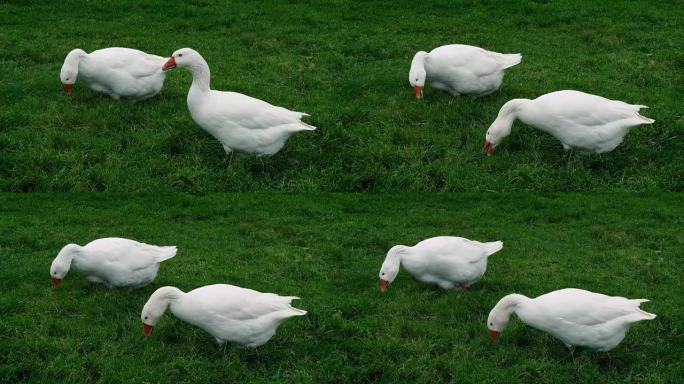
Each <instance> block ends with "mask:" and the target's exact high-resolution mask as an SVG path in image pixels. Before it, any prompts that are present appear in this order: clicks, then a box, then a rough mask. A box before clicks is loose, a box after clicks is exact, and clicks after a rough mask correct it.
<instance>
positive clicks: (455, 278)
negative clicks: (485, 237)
mask: <svg viewBox="0 0 684 384" xmlns="http://www.w3.org/2000/svg"><path fill="white" fill-rule="evenodd" d="M502 249H503V243H502V242H501V241H494V242H490V243H481V242H479V241H474V240H468V239H464V238H462V237H451V236H439V237H433V238H430V239H426V240H423V241H421V242H419V243H418V244H416V245H414V246H413V247H407V246H405V245H396V246H394V247H392V248H391V249H390V250H389V252H388V253H387V257H386V258H385V262H384V263H383V264H382V267H381V268H380V291H381V292H386V291H387V290H388V289H389V286H390V284H391V283H392V282H393V281H394V279H395V278H396V277H397V274H398V273H399V268H400V266H401V265H403V266H404V268H405V269H406V270H407V271H408V272H409V273H410V274H411V275H413V276H414V277H415V278H416V279H418V280H420V281H422V282H424V283H430V284H436V285H438V286H439V287H440V288H443V289H451V288H454V287H457V286H458V287H461V289H463V290H466V289H468V287H470V286H471V285H472V284H474V283H475V282H477V281H478V280H480V278H482V275H484V273H485V271H486V270H487V259H488V258H489V256H491V255H493V254H494V253H496V252H499V251H500V250H502Z"/></svg>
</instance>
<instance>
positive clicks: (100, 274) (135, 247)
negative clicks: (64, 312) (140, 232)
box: [50, 237, 176, 288]
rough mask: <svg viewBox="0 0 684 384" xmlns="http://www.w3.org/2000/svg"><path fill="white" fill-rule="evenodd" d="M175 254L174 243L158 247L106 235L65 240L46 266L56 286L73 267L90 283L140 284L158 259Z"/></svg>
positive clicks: (145, 281)
mask: <svg viewBox="0 0 684 384" xmlns="http://www.w3.org/2000/svg"><path fill="white" fill-rule="evenodd" d="M174 256H176V247H173V246H168V247H158V246H156V245H149V244H144V243H139V242H137V241H135V240H129V239H122V238H118V237H108V238H104V239H97V240H93V241H91V242H90V243H88V244H86V245H84V246H82V247H81V246H80V245H76V244H68V245H66V246H64V248H62V250H61V251H59V254H58V255H57V257H56V258H55V259H54V260H53V261H52V265H51V266H50V276H52V285H53V286H54V287H57V286H59V284H60V283H61V282H62V279H64V277H65V276H66V275H67V273H69V270H70V269H71V268H72V267H73V268H74V269H76V270H77V271H78V272H79V273H80V274H82V275H83V276H85V277H86V279H88V281H91V282H93V283H101V284H105V285H106V286H108V287H109V288H113V287H141V286H144V285H147V284H149V283H150V282H151V281H152V280H154V278H155V277H156V276H157V272H158V271H159V263H161V262H162V261H165V260H168V259H170V258H172V257H174Z"/></svg>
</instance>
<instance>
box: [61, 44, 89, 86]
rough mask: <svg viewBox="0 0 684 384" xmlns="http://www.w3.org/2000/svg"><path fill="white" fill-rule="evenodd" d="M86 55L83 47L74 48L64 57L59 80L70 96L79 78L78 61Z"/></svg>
mask: <svg viewBox="0 0 684 384" xmlns="http://www.w3.org/2000/svg"><path fill="white" fill-rule="evenodd" d="M86 55H87V53H86V52H85V51H84V50H82V49H78V48H77V49H74V50H72V51H71V52H69V54H68V55H67V56H66V58H65V59H64V64H62V69H61V70H60V71H59V80H60V81H61V82H62V85H63V86H64V92H66V94H67V95H69V96H71V94H72V93H73V88H74V84H75V83H76V78H78V63H79V62H80V61H81V58H83V57H85V56H86Z"/></svg>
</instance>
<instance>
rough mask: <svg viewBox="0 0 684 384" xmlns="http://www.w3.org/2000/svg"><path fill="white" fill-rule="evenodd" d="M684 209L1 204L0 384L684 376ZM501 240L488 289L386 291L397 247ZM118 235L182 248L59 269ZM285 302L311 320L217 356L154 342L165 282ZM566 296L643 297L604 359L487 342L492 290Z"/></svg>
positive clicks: (469, 199)
mask: <svg viewBox="0 0 684 384" xmlns="http://www.w3.org/2000/svg"><path fill="white" fill-rule="evenodd" d="M680 199H681V196H677V195H654V196H634V195H626V194H606V195H586V196H582V195H576V194H560V195H546V196H539V195H509V196H499V195H492V194H489V195H486V196H481V195H475V194H465V195H415V194H386V195H360V194H298V195H287V194H231V195H208V196H204V197H191V196H185V195H162V196H152V195H143V196H130V195H109V194H81V195H61V194H52V195H44V194H32V195H20V194H5V195H0V205H1V206H2V207H3V213H2V217H0V219H1V220H0V254H1V255H2V268H0V289H1V290H2V292H3V294H2V295H0V313H2V316H0V381H2V382H8V383H9V382H11V383H43V382H69V383H96V382H101V383H105V382H106V383H131V382H148V383H168V382H176V383H195V382H196V383H210V382H236V383H245V382H256V383H267V382H292V383H323V382H332V383H364V382H384V383H399V382H403V383H405V382H416V383H442V382H458V383H475V382H489V383H494V382H507V383H508V382H527V383H529V382H547V383H568V382H595V383H608V382H644V383H664V382H678V381H680V380H681V377H682V375H684V367H683V365H682V361H683V358H684V353H683V351H684V347H683V345H684V333H683V325H684V312H682V310H681V308H682V305H683V304H684V302H683V301H684V300H683V296H682V292H684V285H683V283H682V274H683V273H684V269H683V267H682V237H681V228H682V217H684V212H683V209H682V205H681V201H680ZM442 234H448V235H460V236H465V237H468V238H473V239H479V240H497V239H501V240H503V241H504V243H505V248H504V250H503V251H502V252H501V253H499V254H497V255H496V256H494V257H493V258H492V259H491V261H490V264H489V268H488V271H487V273H486V274H485V277H484V279H483V280H482V281H480V282H479V283H477V284H476V285H475V286H473V287H472V289H471V290H469V291H468V292H466V293H462V292H444V291H441V290H438V289H435V288H433V287H431V286H428V285H424V284H422V283H419V282H417V281H416V280H413V279H412V278H411V277H410V276H409V275H408V274H407V273H406V272H405V271H402V272H401V273H400V274H399V277H398V278H397V280H396V281H395V283H394V284H393V285H392V287H391V289H390V291H389V292H388V293H387V294H385V295H383V294H380V292H379V291H378V287H377V285H378V277H377V273H378V269H379V267H380V265H381V263H382V261H383V258H384V255H385V252H386V251H387V249H389V248H390V247H391V246H392V245H394V244H398V243H402V244H413V243H415V242H417V241H419V240H421V239H423V238H426V237H430V236H435V235H442ZM105 236H123V237H130V238H135V239H138V240H141V241H146V242H150V243H155V244H173V245H177V246H178V248H179V252H178V255H177V256H176V258H174V259H172V260H170V261H169V262H167V263H165V264H164V265H163V266H162V268H161V270H160V274H159V276H158V277H157V280H156V281H155V282H153V283H152V284H151V285H150V286H148V287H145V288H142V289H138V290H108V289H106V288H104V287H101V286H98V285H93V284H90V283H88V282H87V281H85V279H83V278H82V277H81V276H79V275H78V274H77V273H75V272H73V271H72V273H70V274H69V275H68V276H67V278H66V279H65V280H64V282H63V284H62V286H60V287H59V288H58V289H53V288H52V287H51V286H50V279H49V266H50V263H51V261H52V259H53V258H54V256H55V255H56V254H57V252H58V251H59V249H60V248H61V247H62V246H63V245H64V244H66V243H68V242H76V243H81V244H83V243H86V242H88V241H90V240H92V239H95V238H99V237H105ZM219 282H223V283H231V284H236V285H240V286H245V287H251V288H254V289H258V290H262V291H268V292H277V293H282V294H290V295H298V296H300V297H301V298H302V300H301V301H299V302H298V303H297V305H298V307H300V308H304V309H306V310H308V311H309V314H308V315H307V316H305V317H303V318H296V319H293V320H291V321H288V322H286V323H285V324H284V325H283V326H282V327H281V328H280V330H279V332H278V333H277V334H276V336H275V337H274V338H273V339H272V340H271V342H270V343H268V344H266V345H265V346H263V347H260V348H259V349H258V350H253V349H244V348H239V347H236V346H233V345H230V346H227V347H226V348H221V347H219V346H217V345H216V344H215V342H214V340H213V338H212V337H211V336H209V335H207V334H205V333H203V332H202V331H200V330H198V329H196V328H194V327H192V326H190V325H188V324H185V323H182V322H180V321H179V320H176V319H175V318H173V317H172V316H171V315H169V314H167V316H165V317H164V318H163V319H162V321H161V322H160V323H159V324H158V325H157V327H156V329H155V334H154V335H153V337H151V338H150V339H148V340H145V339H144V337H143V335H142V324H141V322H140V319H139V316H140V311H141V308H142V306H143V304H144V303H145V301H146V300H147V298H148V296H149V295H150V294H151V293H152V292H153V291H154V290H155V289H156V288H158V287H160V286H163V285H174V286H177V287H179V288H181V289H183V290H189V289H192V288H194V287H198V286H202V285H206V284H211V283H219ZM564 287H579V288H584V289H589V290H592V291H597V292H603V293H606V294H612V295H624V296H627V297H630V298H649V299H651V300H652V301H651V302H650V303H647V304H644V309H646V310H647V311H649V312H653V313H656V314H657V315H658V317H657V319H655V320H653V321H650V322H642V323H639V324H636V325H635V326H634V327H633V328H632V329H631V330H630V331H629V333H628V335H627V337H626V339H625V340H624V341H623V343H622V344H621V345H620V346H618V347H617V348H616V349H615V350H613V351H612V352H611V353H610V355H608V354H606V353H597V352H591V351H587V350H582V349H578V350H577V351H575V355H574V359H573V357H572V356H571V355H570V353H569V352H568V351H567V350H566V348H565V347H564V346H563V344H562V343H561V342H559V341H557V340H555V339H553V338H552V337H550V336H548V335H546V334H544V333H541V332H539V331H536V330H534V329H531V328H529V327H525V326H523V325H522V324H521V323H520V322H519V321H518V320H513V321H512V322H511V324H510V325H509V327H508V328H507V329H506V331H505V332H504V334H503V336H502V340H501V342H500V343H499V344H498V345H493V344H491V342H490V340H489V337H488V332H487V328H486V325H485V321H486V317H487V314H488V313H489V310H490V309H491V308H492V307H493V305H494V304H495V303H496V302H497V300H498V299H499V298H500V297H502V296H504V295H505V294H508V293H511V292H519V293H523V294H526V295H529V296H536V295H539V294H542V293H545V292H549V291H552V290H555V289H559V288H564Z"/></svg>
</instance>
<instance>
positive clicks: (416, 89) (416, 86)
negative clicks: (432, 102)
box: [413, 85, 423, 100]
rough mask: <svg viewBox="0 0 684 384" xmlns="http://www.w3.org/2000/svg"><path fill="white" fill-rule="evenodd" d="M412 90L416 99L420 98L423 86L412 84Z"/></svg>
mask: <svg viewBox="0 0 684 384" xmlns="http://www.w3.org/2000/svg"><path fill="white" fill-rule="evenodd" d="M413 90H414V91H415V92H416V99H418V100H420V99H422V98H423V87H421V86H419V85H414V86H413Z"/></svg>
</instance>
